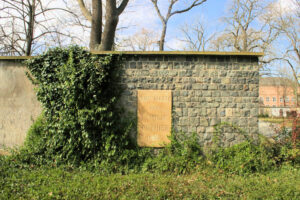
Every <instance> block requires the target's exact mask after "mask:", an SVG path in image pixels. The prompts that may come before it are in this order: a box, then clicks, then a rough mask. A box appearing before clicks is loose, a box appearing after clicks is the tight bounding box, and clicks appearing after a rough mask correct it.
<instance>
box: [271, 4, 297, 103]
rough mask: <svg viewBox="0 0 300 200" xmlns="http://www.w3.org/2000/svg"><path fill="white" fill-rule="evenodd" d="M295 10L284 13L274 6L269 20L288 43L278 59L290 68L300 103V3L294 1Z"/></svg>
mask: <svg viewBox="0 0 300 200" xmlns="http://www.w3.org/2000/svg"><path fill="white" fill-rule="evenodd" d="M292 2H293V3H294V6H293V9H290V10H288V11H283V10H282V9H281V8H280V7H278V6H277V7H275V6H272V7H271V9H272V11H271V12H272V14H271V15H269V19H270V21H271V22H272V24H271V25H272V27H273V28H274V29H275V30H277V31H278V33H279V34H280V36H281V37H283V39H284V40H285V41H286V42H287V43H288V46H287V48H286V50H284V51H283V52H282V55H279V56H278V57H277V58H276V59H277V60H283V61H284V62H285V63H286V64H287V65H288V66H289V68H290V70H291V74H292V76H293V78H294V81H295V83H296V89H295V91H296V94H297V95H296V98H297V102H298V88H300V83H299V81H300V15H299V13H300V12H299V10H300V1H298V0H297V1H292Z"/></svg>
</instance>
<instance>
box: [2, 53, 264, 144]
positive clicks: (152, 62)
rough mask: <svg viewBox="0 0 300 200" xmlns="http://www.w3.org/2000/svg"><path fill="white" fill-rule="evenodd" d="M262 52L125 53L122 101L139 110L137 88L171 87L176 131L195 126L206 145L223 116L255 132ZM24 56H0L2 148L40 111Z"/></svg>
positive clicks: (226, 137)
mask: <svg viewBox="0 0 300 200" xmlns="http://www.w3.org/2000/svg"><path fill="white" fill-rule="evenodd" d="M96 53H97V52H96ZM97 54H103V53H101V52H98V53H97ZM184 54H185V55H184ZM259 55H260V54H255V53H252V54H251V53H218V52H217V53H208V54H206V53H199V52H192V53H180V52H179V53H168V52H158V53H157V52H152V53H147V52H133V53H132V52H131V53H123V56H124V57H125V58H126V61H125V63H124V67H123V76H122V80H121V84H122V86H123V87H124V89H125V90H124V93H123V97H122V103H123V105H125V106H126V108H127V109H128V111H130V112H131V113H133V114H134V115H136V113H137V90H147V89H149V90H150V89H152V90H172V99H173V102H172V120H173V122H172V126H173V128H174V129H175V130H176V131H182V132H184V133H186V134H189V133H192V132H196V133H197V134H198V135H199V136H200V142H201V143H202V144H204V145H205V144H207V143H209V142H211V139H212V133H213V131H214V128H213V126H214V125H216V124H219V123H220V122H228V123H231V124H235V125H237V126H239V127H241V128H242V129H243V130H244V131H245V132H246V133H247V134H249V135H252V134H254V133H256V132H258V117H257V116H258V109H259V103H258V91H259V72H258V56H259ZM21 61H22V60H20V59H11V58H10V59H7V58H2V59H1V57H0V148H2V147H3V146H6V147H12V146H16V145H20V144H22V143H23V141H24V138H25V136H26V132H27V130H28V128H29V127H30V125H31V124H32V122H33V120H34V119H35V118H36V117H37V116H38V115H39V113H40V112H41V106H40V104H39V103H38V102H37V100H36V96H35V92H34V90H33V86H32V85H31V83H30V81H29V80H28V79H27V77H26V75H25V67H24V66H23V65H22V64H21ZM222 132H223V136H222V141H223V142H224V144H225V145H226V146H227V145H231V144H234V143H236V142H238V141H240V140H241V139H242V138H241V137H240V136H239V134H237V130H235V129H233V128H230V127H224V128H222Z"/></svg>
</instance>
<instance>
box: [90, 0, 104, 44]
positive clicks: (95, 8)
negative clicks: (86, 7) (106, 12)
mask: <svg viewBox="0 0 300 200" xmlns="http://www.w3.org/2000/svg"><path fill="white" fill-rule="evenodd" d="M101 37H102V1H101V0H93V1H92V29H91V34H90V49H91V50H96V49H97V48H99V46H100V44H101Z"/></svg>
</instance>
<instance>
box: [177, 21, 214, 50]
mask: <svg viewBox="0 0 300 200" xmlns="http://www.w3.org/2000/svg"><path fill="white" fill-rule="evenodd" d="M180 31H181V32H182V33H183V37H184V38H183V39H179V40H180V41H182V42H184V43H185V44H186V47H185V49H184V50H189V51H206V50H207V48H208V46H209V43H210V41H211V40H212V39H213V38H214V36H215V34H210V35H209V34H208V33H207V28H206V27H205V26H204V23H203V22H201V21H200V20H198V21H196V22H195V23H194V24H185V25H184V26H182V27H180Z"/></svg>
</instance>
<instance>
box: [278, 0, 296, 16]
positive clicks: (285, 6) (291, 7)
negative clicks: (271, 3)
mask: <svg viewBox="0 0 300 200" xmlns="http://www.w3.org/2000/svg"><path fill="white" fill-rule="evenodd" d="M296 1H297V0H278V1H277V2H276V3H275V9H277V11H278V12H280V13H281V14H288V13H293V12H296V11H297V5H296V3H297V2H296Z"/></svg>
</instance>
